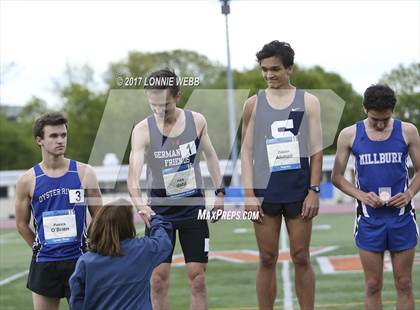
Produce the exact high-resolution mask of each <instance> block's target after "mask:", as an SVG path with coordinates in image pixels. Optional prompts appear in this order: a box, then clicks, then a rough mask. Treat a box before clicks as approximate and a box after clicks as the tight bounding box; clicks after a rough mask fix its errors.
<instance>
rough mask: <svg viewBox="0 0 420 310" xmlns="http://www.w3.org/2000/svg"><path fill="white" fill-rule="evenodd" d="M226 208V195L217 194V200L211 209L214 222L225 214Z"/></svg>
mask: <svg viewBox="0 0 420 310" xmlns="http://www.w3.org/2000/svg"><path fill="white" fill-rule="evenodd" d="M224 209H225V207H224V196H223V194H219V195H217V196H216V201H215V202H214V207H213V209H211V211H210V212H211V217H212V220H211V222H212V223H216V222H217V221H218V220H219V219H220V217H221V216H222V214H223V210H224ZM219 210H220V211H219ZM213 214H215V215H214V216H215V218H213Z"/></svg>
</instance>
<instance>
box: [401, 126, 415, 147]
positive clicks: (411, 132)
mask: <svg viewBox="0 0 420 310" xmlns="http://www.w3.org/2000/svg"><path fill="white" fill-rule="evenodd" d="M401 128H402V132H403V137H404V140H405V141H406V143H407V144H411V143H412V142H413V141H418V139H419V131H418V129H417V127H416V126H415V125H414V124H412V123H409V122H403V121H401Z"/></svg>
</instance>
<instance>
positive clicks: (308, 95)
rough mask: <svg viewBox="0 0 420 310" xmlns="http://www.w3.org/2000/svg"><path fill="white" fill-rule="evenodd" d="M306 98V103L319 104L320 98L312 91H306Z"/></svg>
mask: <svg viewBox="0 0 420 310" xmlns="http://www.w3.org/2000/svg"><path fill="white" fill-rule="evenodd" d="M303 96H304V98H305V103H307V104H319V100H318V98H317V96H315V95H314V94H311V93H310V92H307V91H304V95H303Z"/></svg>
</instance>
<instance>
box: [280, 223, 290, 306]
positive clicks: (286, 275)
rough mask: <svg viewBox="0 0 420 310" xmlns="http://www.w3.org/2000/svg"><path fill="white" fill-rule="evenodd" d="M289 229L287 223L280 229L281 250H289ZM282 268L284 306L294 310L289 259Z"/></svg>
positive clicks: (283, 263)
mask: <svg viewBox="0 0 420 310" xmlns="http://www.w3.org/2000/svg"><path fill="white" fill-rule="evenodd" d="M287 249H288V245H287V230H286V223H283V225H281V231H280V250H281V251H287ZM282 265H283V266H282V270H281V277H282V279H283V293H284V299H283V308H284V309H285V310H293V293H292V282H291V281H290V268H289V261H288V260H284V261H283V262H282Z"/></svg>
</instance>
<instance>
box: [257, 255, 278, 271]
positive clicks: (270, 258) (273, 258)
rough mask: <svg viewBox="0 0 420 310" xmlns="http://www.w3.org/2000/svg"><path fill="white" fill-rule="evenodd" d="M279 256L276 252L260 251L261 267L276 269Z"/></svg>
mask: <svg viewBox="0 0 420 310" xmlns="http://www.w3.org/2000/svg"><path fill="white" fill-rule="evenodd" d="M278 256H279V254H278V252H275V251H260V265H261V266H262V267H264V268H274V267H275V266H276V264H277V258H278Z"/></svg>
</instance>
